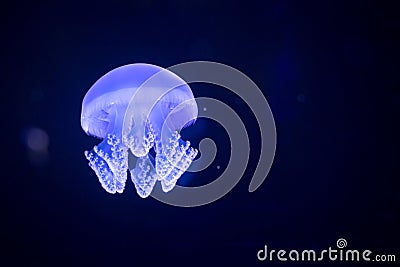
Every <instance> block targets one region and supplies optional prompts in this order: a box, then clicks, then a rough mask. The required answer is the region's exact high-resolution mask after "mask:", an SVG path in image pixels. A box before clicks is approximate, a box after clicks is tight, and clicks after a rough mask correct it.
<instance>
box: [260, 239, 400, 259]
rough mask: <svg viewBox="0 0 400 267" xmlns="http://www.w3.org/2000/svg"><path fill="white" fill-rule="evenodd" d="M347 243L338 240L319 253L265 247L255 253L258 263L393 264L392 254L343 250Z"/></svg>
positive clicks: (393, 256) (367, 250) (344, 240)
mask: <svg viewBox="0 0 400 267" xmlns="http://www.w3.org/2000/svg"><path fill="white" fill-rule="evenodd" d="M346 247H347V241H346V239H344V238H339V239H338V240H337V241H336V247H333V248H332V247H328V249H323V250H321V251H315V250H313V249H307V250H302V251H299V250H295V249H293V250H290V251H287V250H284V249H280V250H275V249H271V250H269V249H268V246H267V245H265V246H264V248H263V249H261V250H259V251H258V252H257V259H258V260H260V261H275V260H278V261H353V262H359V261H373V262H395V261H396V255H394V254H373V252H372V251H371V250H369V249H366V250H358V249H345V248H346Z"/></svg>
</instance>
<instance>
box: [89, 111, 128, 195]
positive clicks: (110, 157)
mask: <svg viewBox="0 0 400 267" xmlns="http://www.w3.org/2000/svg"><path fill="white" fill-rule="evenodd" d="M111 110H112V111H111V113H110V116H109V123H108V127H107V130H106V137H105V138H104V140H103V141H102V142H101V143H100V144H99V145H97V146H94V147H93V149H92V150H91V151H86V152H85V155H86V158H87V159H88V161H89V166H90V167H91V168H92V169H93V170H94V171H95V173H96V175H97V176H98V178H99V181H100V183H101V185H102V186H103V188H104V189H105V190H106V191H107V192H109V193H112V194H113V193H116V192H118V193H122V192H123V191H124V188H125V184H126V179H127V169H128V148H127V147H126V146H125V145H124V144H123V142H122V124H123V114H124V112H123V111H124V108H123V107H117V106H115V108H113V109H111Z"/></svg>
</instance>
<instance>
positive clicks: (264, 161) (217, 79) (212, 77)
mask: <svg viewBox="0 0 400 267" xmlns="http://www.w3.org/2000/svg"><path fill="white" fill-rule="evenodd" d="M168 72H173V73H175V74H177V75H178V76H179V77H180V78H182V79H183V80H182V81H177V80H176V79H174V80H171V79H167V77H168V75H170V74H169V73H168ZM186 83H187V84H190V83H207V84H213V85H217V86H219V87H222V88H225V89H227V90H229V91H231V92H232V93H234V94H236V95H237V96H238V97H240V98H241V99H242V100H243V101H244V102H245V103H246V104H247V106H248V107H249V108H250V109H251V111H252V113H253V114H254V116H255V118H256V120H257V122H258V128H259V130H260V135H261V140H260V142H259V147H260V155H259V156H258V164H257V167H256V169H255V171H254V174H253V177H252V179H251V181H250V185H249V192H254V191H255V190H256V189H257V188H258V187H259V186H260V185H261V184H262V183H263V181H264V180H265V178H266V177H267V175H268V172H269V170H270V168H271V165H272V162H273V160H274V156H275V148H276V129H275V121H274V117H273V115H272V111H271V109H270V107H269V105H268V102H267V100H266V98H265V96H264V94H263V93H262V91H261V90H260V89H259V88H258V87H257V85H256V84H255V83H254V82H253V81H252V80H251V79H250V78H249V77H248V76H246V75H245V74H243V73H242V72H240V71H239V70H237V69H235V68H233V67H230V66H228V65H224V64H221V63H217V62H209V61H193V62H186V63H181V64H178V65H174V66H171V67H169V68H167V70H166V71H165V72H163V71H160V72H158V73H156V74H155V75H153V76H152V77H150V78H149V79H148V80H146V81H145V82H144V83H143V84H142V85H141V86H140V87H139V88H138V89H137V90H136V92H135V94H134V95H133V96H132V98H131V101H130V103H129V105H128V108H127V112H126V113H127V114H135V113H134V112H133V111H134V110H135V107H136V106H137V103H138V102H140V100H141V99H143V97H144V98H146V99H147V98H149V96H148V94H147V90H146V88H149V87H160V86H159V85H160V84H162V87H163V88H167V89H165V90H164V91H163V92H160V95H156V94H153V95H152V96H153V97H154V101H149V102H151V103H153V102H154V105H155V103H156V102H157V101H156V100H157V99H160V98H161V97H162V96H163V95H164V94H167V93H168V92H169V91H171V90H173V89H174V88H177V87H178V86H181V85H184V84H186ZM195 100H196V103H197V106H198V116H197V118H206V119H210V120H213V121H216V122H217V123H219V124H220V125H221V126H222V127H224V128H225V130H226V132H227V134H228V136H229V140H230V144H231V156H230V159H229V162H228V165H227V167H226V169H225V170H224V172H223V173H222V174H221V175H220V176H219V177H218V178H216V179H215V180H214V181H213V182H211V183H209V184H206V185H203V186H197V187H185V186H179V185H176V186H175V188H174V189H173V190H172V191H170V192H168V193H164V192H163V191H162V189H161V186H160V184H159V183H157V184H156V185H155V187H154V189H153V191H152V193H151V196H152V197H153V198H155V199H157V200H159V201H161V202H163V203H166V204H169V205H173V206H179V207H196V206H201V205H206V204H209V203H211V202H213V201H216V200H218V199H219V198H221V197H223V196H224V195H225V194H227V193H228V192H229V191H230V190H232V189H233V188H234V187H235V185H236V184H237V183H238V182H239V180H240V179H241V178H242V176H243V174H244V172H245V170H246V168H247V164H248V161H249V155H250V142H249V137H248V134H247V131H246V127H245V121H243V120H242V119H241V118H240V117H239V116H238V115H237V113H236V112H235V111H234V110H233V109H232V108H231V107H230V106H228V105H227V104H225V103H224V102H222V101H220V100H217V99H213V98H209V97H200V98H195ZM142 105H143V104H142ZM175 109H179V106H177V107H175ZM146 110H148V112H150V111H151V110H152V107H146ZM172 111H173V110H172ZM172 111H171V112H172ZM144 116H146V117H148V116H149V113H148V114H144ZM128 119H129V117H128ZM191 119H196V118H188V121H187V122H189V121H190V120H191ZM125 123H129V121H127V122H125V120H124V124H125ZM185 123H186V122H185ZM164 126H165V124H164ZM164 126H163V127H164ZM162 129H164V128H162ZM161 132H164V131H163V130H162V131H161ZM199 151H200V155H201V156H200V158H199V159H197V160H195V161H193V163H192V165H191V166H190V167H189V169H188V170H187V171H189V172H198V171H201V170H203V169H205V168H207V167H208V166H209V165H210V164H211V163H212V162H213V160H214V158H215V155H216V153H217V145H216V144H215V143H214V142H213V140H212V139H209V138H205V139H203V140H202V141H201V142H200V144H199ZM170 162H172V161H170Z"/></svg>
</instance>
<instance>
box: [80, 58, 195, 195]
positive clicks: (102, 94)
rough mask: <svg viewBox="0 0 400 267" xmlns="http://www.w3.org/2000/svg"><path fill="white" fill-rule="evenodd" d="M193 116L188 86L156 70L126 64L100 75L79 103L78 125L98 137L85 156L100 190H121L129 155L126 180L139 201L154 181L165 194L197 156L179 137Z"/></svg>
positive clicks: (147, 65) (142, 65) (168, 74)
mask: <svg viewBox="0 0 400 267" xmlns="http://www.w3.org/2000/svg"><path fill="white" fill-rule="evenodd" d="M197 112H198V111H197V104H196V101H195V100H194V97H193V94H192V91H191V89H190V87H189V86H188V85H187V84H186V83H185V82H184V81H183V80H182V79H181V78H179V77H178V76H177V75H176V74H174V73H172V72H170V71H168V70H166V69H163V68H161V67H158V66H155V65H150V64H142V63H140V64H130V65H125V66H122V67H119V68H116V69H114V70H112V71H110V72H108V73H107V74H105V75H104V76H103V77H101V78H100V79H99V80H98V81H97V82H96V83H95V84H94V85H93V86H92V87H91V88H90V89H89V91H88V92H87V94H86V95H85V97H84V99H83V103H82V114H81V126H82V128H83V130H84V131H85V132H86V133H87V134H88V135H91V136H95V137H98V138H101V139H103V141H102V142H101V143H100V144H99V145H97V146H95V147H94V148H93V149H92V150H91V151H90V152H88V151H86V152H85V155H86V158H87V159H88V160H89V166H90V167H91V168H92V169H93V170H94V171H95V173H96V175H97V176H98V178H99V180H100V182H101V184H102V186H103V188H104V189H105V190H106V191H107V192H109V193H115V192H119V193H122V192H123V190H124V188H125V183H126V180H127V170H128V155H130V157H133V158H134V160H133V161H131V162H132V163H129V165H134V167H133V166H129V169H130V173H131V179H132V181H133V183H134V185H135V187H136V190H137V192H138V194H139V195H140V196H141V197H147V196H148V195H149V194H150V193H151V191H152V189H153V187H154V184H155V182H156V181H157V180H160V181H161V185H162V188H163V190H164V191H165V192H168V191H170V190H171V189H172V188H173V187H174V185H175V184H176V181H177V179H179V177H180V176H181V175H182V174H183V173H184V172H185V171H186V170H187V168H188V167H189V165H190V163H191V162H192V160H193V159H194V157H195V156H196V154H197V150H195V149H193V148H190V143H189V142H188V141H186V142H185V141H183V140H181V139H180V135H179V132H180V130H181V129H182V128H184V127H187V126H188V125H191V124H192V123H194V121H195V120H196V118H197ZM152 148H153V149H154V150H155V152H156V157H155V159H154V158H152V157H151V156H150V154H149V151H150V149H152Z"/></svg>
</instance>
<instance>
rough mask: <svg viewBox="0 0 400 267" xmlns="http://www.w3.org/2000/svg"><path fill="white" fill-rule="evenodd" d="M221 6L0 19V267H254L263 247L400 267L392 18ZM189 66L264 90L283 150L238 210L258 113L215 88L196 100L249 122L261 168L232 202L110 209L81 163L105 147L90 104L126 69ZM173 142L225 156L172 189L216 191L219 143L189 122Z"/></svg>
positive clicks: (91, 9) (122, 204) (36, 9)
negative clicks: (209, 65)
mask: <svg viewBox="0 0 400 267" xmlns="http://www.w3.org/2000/svg"><path fill="white" fill-rule="evenodd" d="M215 2H217V1H197V0H196V1H191V3H186V1H164V2H162V3H161V2H158V1H129V3H124V4H116V3H115V4H114V3H111V2H110V1H94V2H92V3H86V2H83V1H79V2H74V1H68V2H66V3H59V2H57V1H53V2H51V3H39V2H38V3H36V2H35V3H30V2H27V3H23V2H18V3H15V4H13V5H9V6H7V7H5V8H4V9H3V11H4V12H5V15H4V16H2V17H1V25H2V26H1V28H2V36H3V38H2V47H3V49H2V52H4V55H3V56H2V62H3V63H2V86H1V87H2V92H3V95H2V102H3V107H4V108H5V111H3V122H4V123H3V127H2V134H3V137H2V138H1V142H2V147H3V154H2V159H3V164H4V165H3V166H2V181H3V182H2V185H3V186H2V189H1V191H2V192H1V198H2V199H1V203H2V204H3V206H4V207H3V208H2V214H3V216H1V218H2V219H1V229H2V231H1V239H0V240H1V242H2V247H5V248H6V249H5V250H4V249H2V253H4V256H2V260H4V261H7V260H8V259H11V260H12V261H13V262H14V264H15V265H16V266H22V265H23V266H47V265H48V266H60V265H65V266H94V265H96V266H106V265H108V266H110V264H112V266H114V265H115V266H117V264H118V265H120V266H170V265H171V266H192V265H207V266H217V265H218V266H253V265H267V264H268V263H266V262H264V263H260V262H258V261H257V258H256V253H257V251H258V250H259V249H261V248H262V247H263V246H264V245H265V244H267V245H268V246H269V247H271V248H275V249H279V248H283V249H288V250H290V249H325V248H327V247H329V246H334V245H335V242H336V240H337V239H338V238H346V239H347V241H348V243H349V246H350V247H352V248H360V249H361V248H362V249H366V248H368V249H371V250H372V251H376V252H380V253H387V254H389V253H392V254H393V253H394V254H395V253H397V258H400V255H399V254H398V252H399V243H398V237H399V227H398V226H399V225H400V224H399V219H398V218H399V217H398V212H399V203H400V202H399V198H398V189H399V182H398V181H399V177H400V176H399V168H398V166H399V164H398V161H399V152H398V151H399V142H398V137H399V136H400V135H399V128H400V127H398V123H399V117H398V115H399V107H400V91H399V88H400V87H399V77H400V76H399V74H398V72H399V59H400V56H399V52H398V48H399V47H400V46H399V45H400V44H399V41H398V40H397V36H399V33H400V21H399V17H398V14H397V13H396V9H395V8H394V5H393V6H392V5H390V4H388V3H377V2H376V3H369V2H368V1H351V2H350V1H343V2H340V1H306V2H303V1H302V2H300V1H298V2H291V1H289V2H286V1H221V2H218V3H215ZM191 60H210V61H217V62H221V63H224V64H228V65H231V66H232V67H235V68H237V69H239V70H241V71H243V72H244V73H245V74H246V75H248V76H249V77H250V78H251V79H253V81H254V82H255V83H257V85H258V86H259V87H260V88H261V89H262V90H263V93H264V95H265V96H266V98H267V100H268V102H269V105H270V107H271V109H272V112H273V114H274V117H275V122H276V127H277V137H278V144H277V151H276V156H275V161H274V164H273V166H272V169H271V171H270V173H269V176H268V178H267V180H266V181H265V182H264V184H263V185H262V186H261V187H260V188H259V189H258V190H257V191H255V192H254V193H248V191H247V188H248V185H249V183H250V179H251V177H252V174H253V172H254V170H255V167H256V164H257V161H256V160H257V159H258V153H259V150H257V149H258V144H259V138H260V133H259V132H258V131H257V130H256V129H257V128H256V126H257V124H256V121H255V118H254V117H253V115H252V114H251V112H250V109H249V108H248V107H247V106H246V105H245V104H244V103H243V102H241V101H240V100H239V99H237V98H236V97H235V96H234V95H232V94H230V93H229V92H227V91H225V90H223V89H221V88H218V87H213V86H207V85H201V84H194V85H193V86H192V89H193V92H194V95H195V96H196V97H198V96H210V97H214V98H217V99H219V100H221V101H224V102H225V103H227V104H229V105H230V106H232V107H233V108H234V109H235V110H236V111H237V113H238V114H239V115H240V116H242V118H244V120H245V121H246V127H247V128H248V131H249V136H250V138H251V140H250V143H251V145H252V148H253V150H252V151H251V155H250V162H249V165H248V168H247V170H246V172H245V176H244V177H243V178H242V180H241V181H240V182H239V184H238V185H237V186H236V187H235V188H234V189H233V190H232V191H231V192H230V193H229V194H227V195H226V196H225V197H224V198H222V199H220V200H218V201H217V202H215V203H213V204H210V205H207V206H202V207H198V208H187V209H185V208H177V207H172V206H168V205H165V204H163V203H161V202H158V201H156V200H154V199H153V198H148V199H144V200H143V199H141V198H140V197H138V196H137V194H136V192H135V189H134V186H133V184H132V183H131V182H130V181H129V182H128V186H127V188H126V190H125V192H124V193H123V194H121V195H110V194H107V193H106V192H105V191H104V190H103V189H102V188H101V186H100V184H99V182H98V180H97V177H96V176H95V174H94V173H93V171H92V170H91V169H90V168H89V167H88V166H87V161H86V159H85V157H84V155H83V151H84V150H88V149H91V148H92V146H93V145H95V144H97V143H98V140H96V139H94V138H91V137H88V136H86V135H85V134H84V132H83V130H82V129H81V128H80V109H81V101H82V99H83V97H84V95H85V93H86V91H87V90H88V89H89V88H90V86H91V85H92V84H93V83H94V82H95V81H96V80H97V79H98V78H99V77H101V76H102V75H103V74H105V73H106V72H108V71H109V70H111V69H113V68H115V67H118V66H120V65H124V64H128V63H135V62H145V63H152V64H156V65H159V66H162V67H168V66H171V65H174V64H177V63H181V62H186V61H191ZM32 129H40V130H42V131H43V132H41V131H40V132H39V133H37V132H33V133H34V134H35V133H36V134H37V135H33V136H34V137H35V136H36V137H35V138H42V139H40V140H44V141H43V142H45V141H46V138H45V137H43V136H42V135H41V134H43V133H44V134H45V136H46V135H47V136H48V148H47V152H46V153H39V154H38V153H34V152H32V151H31V149H30V148H29V147H30V145H29V144H30V143H29V138H28V137H29V136H31V137H32ZM183 135H184V136H188V137H190V138H191V140H193V142H194V144H195V145H197V144H198V142H199V141H200V140H201V139H202V138H204V137H210V138H214V140H216V143H217V144H218V143H219V144H220V146H219V148H218V149H219V150H218V155H217V159H216V162H215V164H213V165H211V167H210V168H209V169H207V170H205V171H203V172H201V173H196V174H191V175H190V174H187V175H185V176H184V177H183V178H182V180H181V181H180V182H179V183H180V184H185V185H201V184H206V183H207V182H209V181H212V180H213V179H215V178H216V177H217V176H218V175H219V173H220V172H221V169H223V168H224V166H225V165H226V163H227V155H229V143H228V141H227V137H226V133H225V132H224V130H223V128H222V127H220V126H219V125H218V124H216V123H213V122H209V121H206V120H199V121H198V122H197V123H196V124H195V125H193V126H191V127H189V128H187V129H185V131H184V133H183ZM37 136H39V137H37ZM43 138H44V139H43ZM35 140H36V139H35ZM31 146H32V144H31ZM217 165H220V166H221V169H220V170H218V169H217V168H216V166H217ZM325 263H327V262H325ZM274 265H276V266H279V265H284V264H283V263H281V262H278V263H274ZM292 265H294V264H292ZM6 266H12V264H11V263H10V264H6Z"/></svg>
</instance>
